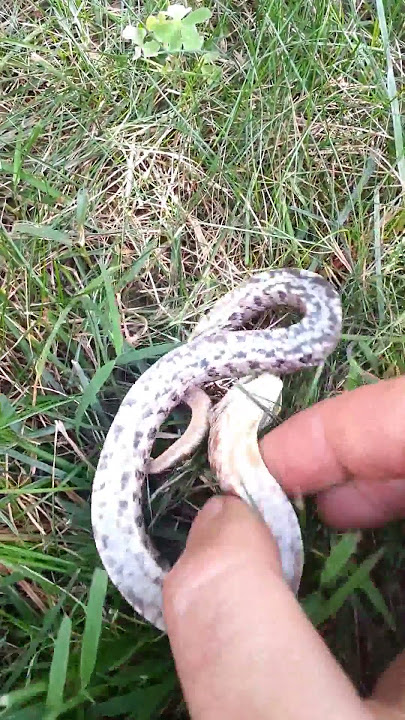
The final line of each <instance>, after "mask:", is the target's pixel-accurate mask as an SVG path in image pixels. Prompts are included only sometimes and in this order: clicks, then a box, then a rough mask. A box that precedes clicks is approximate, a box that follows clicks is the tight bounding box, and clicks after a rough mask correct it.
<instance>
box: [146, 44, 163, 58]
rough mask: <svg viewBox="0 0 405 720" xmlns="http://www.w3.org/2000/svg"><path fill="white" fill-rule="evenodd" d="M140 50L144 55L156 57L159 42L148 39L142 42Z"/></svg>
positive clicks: (158, 50)
mask: <svg viewBox="0 0 405 720" xmlns="http://www.w3.org/2000/svg"><path fill="white" fill-rule="evenodd" d="M142 50H143V54H144V56H145V57H156V55H159V52H160V43H158V42H157V41H156V40H149V41H148V42H146V43H144V44H143V47H142Z"/></svg>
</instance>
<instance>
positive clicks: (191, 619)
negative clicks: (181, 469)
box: [163, 377, 405, 720]
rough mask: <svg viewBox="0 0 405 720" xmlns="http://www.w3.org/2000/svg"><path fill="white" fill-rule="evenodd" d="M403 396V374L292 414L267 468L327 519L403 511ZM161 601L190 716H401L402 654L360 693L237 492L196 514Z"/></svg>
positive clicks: (404, 704) (273, 442)
mask: <svg viewBox="0 0 405 720" xmlns="http://www.w3.org/2000/svg"><path fill="white" fill-rule="evenodd" d="M404 393H405V377H402V378H397V379H395V380H388V381H382V382H380V383H377V384H376V385H370V386H366V387H362V388H359V389H357V390H354V391H352V392H349V393H344V394H342V395H341V396H339V397H336V398H333V399H332V400H327V401H324V402H321V403H319V404H317V405H315V406H313V407H312V408H309V409H308V410H305V411H303V412H302V413H299V414H297V415H295V416H293V417H292V418H290V419H289V420H288V421H286V422H285V423H284V424H283V425H280V426H279V427H277V428H276V429H274V430H272V431H271V432H270V433H269V434H268V435H266V436H265V437H264V438H263V439H262V441H261V444H260V445H261V452H262V456H263V459H264V461H265V463H266V465H267V467H268V468H269V471H270V472H271V473H272V474H273V475H274V476H275V477H276V478H277V479H278V480H279V482H280V483H281V484H282V486H283V488H284V489H285V490H286V492H287V493H288V494H291V495H297V494H308V493H311V494H316V496H317V506H318V510H319V513H320V515H321V517H322V518H323V519H324V520H325V522H327V523H328V524H330V525H332V526H334V527H339V528H348V527H354V526H357V527H372V526H373V527H375V526H378V525H382V524H384V523H385V522H387V521H389V520H392V519H396V518H399V517H405V479H404V478H405V444H404V437H405V395H404ZM286 448H287V450H286ZM288 448H290V449H291V452H288ZM163 598H164V608H165V619H166V625H167V629H168V635H169V639H170V643H171V647H172V650H173V655H174V658H175V662H176V667H177V671H178V674H179V677H180V681H181V684H182V687H183V691H184V696H185V699H186V702H187V704H188V707H189V710H190V714H191V717H192V718H193V720H208V719H209V720H216V719H217V718H218V719H219V718H221V720H223V719H224V718H226V719H227V718H232V720H244V719H245V718H246V719H247V718H249V720H250V719H251V718H255V720H293V718H294V720H296V718H298V717H299V718H300V720H307V719H308V720H309V719H310V720H325V718H327V719H328V720H342V718H344V719H345V720H367V719H368V720H370V718H374V719H375V718H378V720H400V718H402V720H403V718H404V717H405V654H404V655H400V656H399V657H398V658H397V659H396V660H395V661H394V663H393V664H392V665H391V666H390V667H389V668H388V670H387V671H386V673H384V675H383V676H382V677H381V678H380V680H379V682H378V683H377V687H376V689H375V691H374V694H373V696H372V698H371V699H370V700H367V701H363V700H361V699H360V697H359V696H358V694H357V693H356V691H355V689H354V687H353V686H352V684H351V683H350V681H349V679H348V678H347V677H346V675H345V674H344V672H343V670H342V669H341V668H340V667H339V665H338V664H337V663H336V661H335V660H334V658H333V656H332V655H331V653H330V652H329V650H328V648H327V647H326V645H325V644H324V642H323V641H322V639H321V638H320V636H319V635H318V633H317V632H316V631H315V629H314V628H313V626H312V625H311V623H310V622H309V620H308V619H307V617H306V615H305V614H304V612H303V611H302V609H301V608H300V606H299V604H298V602H297V600H296V599H295V597H294V596H293V594H292V592H291V591H290V590H289V588H288V586H287V585H286V583H285V582H284V580H283V578H282V574H281V567H280V562H279V557H278V551H277V547H276V545H275V542H274V540H273V538H272V536H271V534H270V532H269V531H268V529H267V527H266V526H265V525H264V523H263V522H262V521H261V520H260V519H259V518H258V517H257V515H256V514H255V513H254V512H253V511H252V510H251V509H250V508H249V507H248V506H247V505H246V504H245V503H243V502H242V501H241V500H239V499H238V498H236V497H230V496H228V497H215V498H211V499H210V500H209V501H208V502H207V503H206V505H205V506H204V507H203V509H202V510H201V511H200V513H199V514H198V516H197V518H196V520H195V521H194V523H193V526H192V528H191V531H190V533H189V536H188V541H187V546H186V549H185V551H184V553H183V555H182V556H181V557H180V559H179V560H178V562H177V563H176V565H175V566H174V568H173V569H172V570H171V572H170V573H169V574H168V576H167V578H166V581H165V584H164V589H163Z"/></svg>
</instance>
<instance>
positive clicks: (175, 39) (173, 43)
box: [168, 28, 183, 53]
mask: <svg viewBox="0 0 405 720" xmlns="http://www.w3.org/2000/svg"><path fill="white" fill-rule="evenodd" d="M182 44H183V39H182V36H181V30H180V28H178V29H177V32H176V33H175V34H174V35H173V36H172V38H171V40H170V42H169V45H168V50H169V52H172V53H174V52H180V50H181V47H182Z"/></svg>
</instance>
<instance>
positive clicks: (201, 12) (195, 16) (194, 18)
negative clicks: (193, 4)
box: [182, 7, 212, 25]
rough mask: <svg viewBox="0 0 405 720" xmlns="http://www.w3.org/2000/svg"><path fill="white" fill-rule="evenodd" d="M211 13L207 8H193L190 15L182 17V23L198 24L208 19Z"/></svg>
mask: <svg viewBox="0 0 405 720" xmlns="http://www.w3.org/2000/svg"><path fill="white" fill-rule="evenodd" d="M211 15H212V13H211V10H209V9H208V8H206V7H202V8H198V9H197V10H193V12H191V13H190V15H187V16H186V17H185V18H184V20H183V22H182V25H198V24H199V23H203V22H206V21H207V20H209V19H210V17H211Z"/></svg>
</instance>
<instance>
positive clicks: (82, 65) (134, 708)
mask: <svg viewBox="0 0 405 720" xmlns="http://www.w3.org/2000/svg"><path fill="white" fill-rule="evenodd" d="M208 4H209V5H210V7H211V9H212V11H213V17H212V21H211V23H210V26H209V28H208V29H207V44H208V47H210V48H216V49H218V50H219V52H220V59H219V60H218V63H217V64H218V68H219V69H220V71H221V75H220V77H217V78H215V77H214V78H213V79H212V80H211V81H210V80H208V79H207V78H206V76H205V75H204V74H203V72H202V70H201V65H200V64H199V62H198V59H196V58H193V57H189V58H183V59H182V60H181V62H179V63H173V65H172V67H171V68H170V70H169V71H166V70H165V69H163V68H162V66H159V64H157V63H155V62H153V61H151V62H149V63H146V62H144V61H138V62H136V63H134V62H132V53H131V50H130V48H129V47H128V45H127V44H124V43H123V42H122V41H121V39H120V33H121V30H122V28H123V27H124V26H125V25H126V24H127V22H129V21H135V20H136V19H144V18H145V17H146V15H147V14H148V13H149V12H151V11H154V10H155V9H156V7H155V6H154V5H153V4H152V3H150V2H146V4H145V6H144V7H143V8H142V13H141V14H139V13H138V11H137V10H136V9H132V10H131V6H132V4H128V5H127V4H125V3H124V2H123V3H122V4H119V3H114V2H112V3H111V4H109V3H108V2H107V1H106V0H83V1H82V2H80V3H79V2H78V0H69V2H65V0H42V2H33V1H32V2H31V1H30V0H6V3H5V4H3V5H2V9H1V10H0V23H1V25H0V28H1V57H0V82H1V86H2V87H1V89H2V95H1V104H0V112H1V118H2V123H1V128H0V183H1V185H0V200H1V212H2V230H1V239H0V274H1V289H0V308H1V309H0V322H1V325H0V332H1V335H0V337H1V364H0V387H1V393H2V394H1V398H0V399H1V416H0V447H1V466H2V494H1V498H0V521H1V526H0V528H1V529H0V563H1V565H0V572H1V586H2V592H1V595H0V622H1V638H2V639H1V659H2V662H1V664H0V668H1V669H0V673H1V687H2V693H3V695H2V698H1V699H0V706H1V707H2V708H3V709H2V711H0V717H1V718H2V717H4V718H8V719H9V720H11V718H13V719H14V720H17V718H18V720H25V719H26V718H27V719H28V718H29V719H30V720H35V718H47V720H51V718H56V717H63V718H72V719H74V720H81V719H82V718H84V717H86V718H101V717H102V718H106V717H114V718H135V717H136V718H137V720H140V719H141V718H142V719H143V718H145V720H146V719H147V718H154V717H167V718H181V717H186V716H187V713H186V710H185V708H184V705H183V703H182V700H181V693H180V690H179V687H178V683H177V680H176V676H175V673H174V668H173V662H172V659H171V656H170V652H169V647H168V642H167V640H166V639H165V638H163V639H162V638H159V636H158V635H157V634H156V633H155V632H154V630H153V629H151V628H149V627H147V626H145V625H144V624H143V623H142V622H141V621H140V620H139V619H137V618H134V617H133V613H132V612H131V609H130V608H129V607H128V606H127V605H126V604H125V602H124V601H123V600H122V599H121V598H120V597H119V596H118V595H117V593H116V592H115V591H114V589H113V588H112V587H111V586H110V585H108V588H107V584H106V578H105V575H104V574H103V573H102V572H101V571H100V570H99V569H97V568H99V565H100V563H99V560H98V556H97V553H96V551H95V547H94V543H93V540H92V535H91V528H90V521H89V494H90V489H91V483H92V477H93V473H94V468H95V465H96V463H97V457H98V454H99V452H100V449H101V447H102V444H103V438H104V436H105V434H106V430H107V429H108V426H109V424H110V422H111V420H112V417H113V415H114V412H115V411H116V409H117V407H118V405H119V401H120V398H122V397H123V395H124V393H125V391H126V389H127V387H128V386H129V385H130V384H131V383H133V382H134V381H135V379H136V378H137V377H138V376H139V374H140V373H142V372H143V370H144V369H145V368H146V367H148V365H149V364H150V363H151V362H153V360H154V359H155V358H157V357H158V356H159V355H162V354H163V353H165V352H167V351H168V350H169V349H171V348H172V347H174V346H175V344H176V343H178V341H179V340H183V339H185V338H186V337H187V335H188V334H189V332H190V331H191V329H192V327H193V325H194V323H195V322H196V321H197V319H198V318H199V316H200V314H201V313H202V312H203V311H204V310H205V309H206V308H208V307H209V306H210V304H211V303H212V302H213V301H214V300H215V298H216V297H218V296H219V295H220V294H221V293H222V292H223V291H224V290H225V289H228V288H229V287H231V286H232V285H233V284H236V283H237V282H238V281H239V280H240V279H241V278H242V277H244V276H245V275H246V274H247V273H249V272H251V271H252V270H257V269H260V268H266V267H282V266H286V265H294V266H298V267H303V268H308V269H312V270H316V271H319V272H322V273H323V274H324V275H325V276H326V277H328V278H329V279H330V280H331V281H332V282H334V284H335V285H336V286H337V287H339V288H340V290H341V293H342V299H343V304H344V315H345V319H344V323H345V324H344V337H343V339H342V343H341V344H340V346H339V349H338V351H337V352H336V353H335V354H334V356H333V358H332V359H331V360H330V362H329V363H328V365H327V367H326V368H324V369H323V370H322V371H321V372H316V373H307V374H305V375H303V376H300V377H299V378H298V377H294V378H291V379H290V380H288V382H287V383H286V394H285V408H288V411H287V410H285V414H289V413H292V412H296V411H297V410H299V409H301V408H303V407H305V406H307V405H309V404H311V403H314V402H316V401H317V400H318V399H319V398H320V397H327V396H328V395H330V394H333V393H335V392H340V391H341V390H343V389H345V388H352V387H355V386H357V385H359V384H362V383H365V382H372V381H374V380H375V378H376V377H392V376H395V375H397V374H400V373H403V372H404V370H405V366H404V324H405V316H404V312H403V307H404V297H405V281H404V247H405V246H404V226H405V210H404V205H403V197H404V189H405V171H404V130H403V126H402V125H401V108H402V112H403V87H404V77H405V75H404V69H403V63H402V57H403V53H404V39H405V33H404V19H403V13H401V4H400V3H397V2H395V0H378V2H377V5H376V6H374V4H373V3H371V2H370V3H369V2H367V1H365V2H362V1H359V2H357V3H354V2H352V1H351V0H350V1H348V2H338V0H336V1H334V2H329V1H327V0H312V1H311V2H309V3H304V4H302V3H296V2H292V1H291V0H286V1H285V2H282V1H281V0H260V2H258V3H252V4H246V3H238V2H237V0H224V1H223V2H218V3H216V4H214V3H211V2H209V3H208ZM173 423H174V425H177V426H181V424H182V423H183V424H184V417H183V418H182V416H181V415H180V414H177V415H176V416H174V417H173V418H172V420H171V421H170V422H169V423H168V428H167V429H168V430H171V429H172V428H171V424H173ZM165 487H166V491H165V493H164V494H163V493H161V494H159V493H157V494H156V495H155V499H154V502H153V503H152V514H153V520H154V522H153V523H152V528H153V534H154V537H155V540H156V542H157V543H159V542H160V544H161V545H163V546H164V547H165V548H166V550H167V552H169V554H170V552H171V553H172V554H173V557H174V556H175V555H176V554H178V552H179V548H180V547H181V545H182V543H184V538H185V535H186V532H187V529H188V527H189V525H190V521H191V519H192V517H193V516H194V514H195V512H196V508H197V507H198V505H199V504H201V501H202V500H203V498H204V497H206V496H207V494H209V492H210V488H211V487H212V478H211V476H210V474H209V472H208V471H207V467H206V463H205V457H204V455H203V454H200V455H199V456H198V457H197V458H193V459H192V460H191V461H190V462H189V463H188V464H186V465H185V466H184V467H183V468H180V469H178V470H176V472H175V473H174V474H173V475H172V476H171V477H170V482H169V483H168V484H166V486H165ZM152 491H153V488H150V492H152ZM170 515H171V517H170ZM301 519H302V525H303V532H304V539H305V546H306V568H305V576H304V580H303V586H302V593H301V599H302V602H303V603H304V606H305V607H306V609H307V611H308V613H309V614H310V616H311V618H312V620H313V622H314V623H315V624H316V625H317V627H319V629H320V631H321V632H322V634H323V636H324V637H325V639H326V641H327V642H328V643H329V645H330V646H331V647H332V649H333V651H334V652H335V654H336V655H337V657H338V658H339V660H340V661H341V662H342V663H343V665H344V667H345V668H346V669H347V671H348V672H349V674H350V676H351V677H352V679H353V681H354V682H355V683H356V685H357V687H358V688H359V689H360V691H361V692H366V691H368V690H369V689H370V687H371V686H372V683H373V681H374V679H375V677H376V674H377V673H378V672H379V671H380V670H381V669H382V668H383V667H384V665H385V664H386V663H387V662H388V661H389V660H390V659H391V658H392V657H393V655H394V653H395V652H396V650H397V649H398V648H399V647H401V644H403V643H404V640H405V637H404V629H403V627H401V623H398V619H399V618H401V617H402V616H403V611H404V593H403V590H404V586H403V579H401V574H402V578H403V569H404V562H405V559H404V551H403V534H402V530H401V527H400V526H399V525H392V526H390V527H387V528H386V529H384V530H382V531H379V532H378V533H371V532H370V533H364V534H363V535H362V536H361V537H359V536H357V535H356V534H348V535H344V536H339V535H336V534H333V533H330V532H329V531H328V530H327V529H325V528H324V527H322V526H321V525H320V524H319V522H318V520H317V519H316V516H315V514H314V512H313V509H312V505H311V503H310V502H308V503H307V505H306V508H305V511H303V513H302V518H301ZM402 625H403V623H402ZM348 627H349V628H350V632H348Z"/></svg>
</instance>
